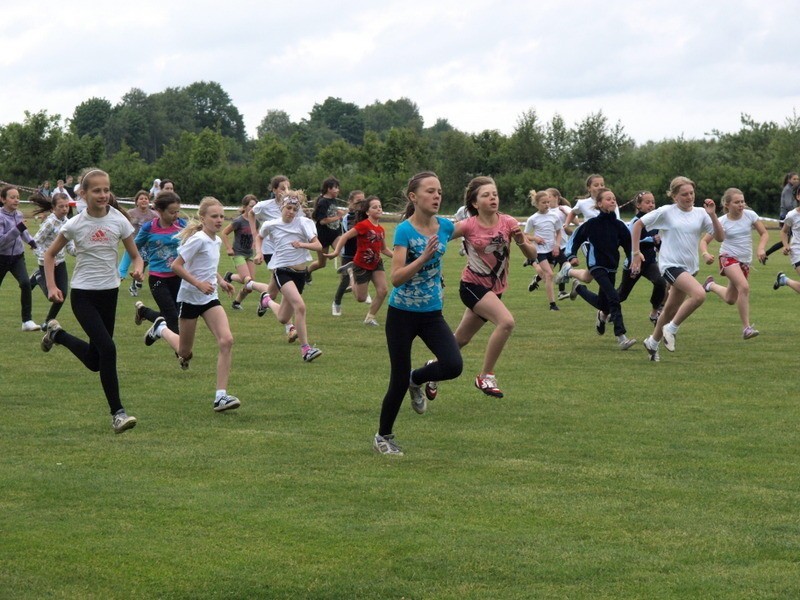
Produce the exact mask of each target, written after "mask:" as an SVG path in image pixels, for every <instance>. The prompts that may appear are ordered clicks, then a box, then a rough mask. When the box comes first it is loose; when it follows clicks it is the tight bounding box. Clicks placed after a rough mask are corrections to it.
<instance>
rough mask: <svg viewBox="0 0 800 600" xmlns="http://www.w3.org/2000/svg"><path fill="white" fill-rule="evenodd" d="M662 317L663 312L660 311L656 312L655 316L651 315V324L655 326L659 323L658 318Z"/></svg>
mask: <svg viewBox="0 0 800 600" xmlns="http://www.w3.org/2000/svg"><path fill="white" fill-rule="evenodd" d="M660 316H661V311H660V310H657V311H656V314H654V315H650V317H649V319H650V322H651V323H652V324H653V325H655V324H656V323H658V317H660Z"/></svg>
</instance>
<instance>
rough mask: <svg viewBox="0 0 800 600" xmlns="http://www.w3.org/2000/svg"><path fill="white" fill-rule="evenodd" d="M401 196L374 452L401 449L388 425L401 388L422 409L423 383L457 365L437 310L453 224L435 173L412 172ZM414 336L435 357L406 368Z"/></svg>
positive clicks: (448, 375) (444, 376) (451, 372)
mask: <svg viewBox="0 0 800 600" xmlns="http://www.w3.org/2000/svg"><path fill="white" fill-rule="evenodd" d="M405 195H406V198H407V199H408V203H407V205H406V211H405V220H404V221H403V222H401V223H400V224H399V225H398V226H397V229H395V234H394V250H393V256H392V285H393V286H394V289H393V290H392V293H391V295H390V296H389V308H388V310H387V314H386V344H387V346H388V349H389V362H390V365H391V375H390V378H389V387H388V389H387V390H386V395H385V396H384V398H383V403H382V405H381V415H380V424H379V427H378V433H376V434H375V438H374V439H373V442H372V447H373V449H374V450H375V451H376V452H379V453H380V454H389V455H396V456H402V454H403V451H402V450H401V449H400V447H399V446H398V445H397V443H396V442H395V438H394V433H393V432H392V428H393V426H394V422H395V420H396V419H397V414H398V413H399V412H400V406H401V405H402V403H403V397H404V396H405V393H406V390H408V392H409V395H410V396H411V407H412V408H413V409H414V411H415V412H417V413H419V414H422V413H424V412H425V411H426V410H427V408H428V402H427V398H426V397H425V394H424V392H423V391H422V385H423V383H425V382H427V381H445V380H448V379H455V378H456V377H458V376H459V375H460V374H461V371H462V369H463V362H462V359H461V352H459V350H458V344H456V340H455V337H454V336H453V333H452V331H451V330H450V328H449V327H448V326H447V322H445V320H444V316H443V315H442V297H443V290H442V256H443V255H444V253H445V250H446V249H447V242H448V241H449V240H450V239H451V238H452V237H453V231H454V228H455V226H454V225H453V223H452V222H451V221H449V220H448V219H445V218H443V217H440V216H438V215H437V214H436V213H438V212H439V206H440V205H441V202H442V186H441V184H440V183H439V178H438V177H437V176H436V174H435V173H433V172H430V171H425V172H422V173H418V174H417V175H414V176H413V177H412V178H411V179H410V180H409V182H408V186H407V187H406V193H405ZM417 337H419V338H421V339H422V341H423V342H424V343H425V345H426V346H427V347H428V349H429V350H430V351H431V352H433V354H434V356H436V360H435V361H429V362H428V363H427V364H425V366H423V367H421V368H419V369H414V370H412V369H411V345H412V343H413V341H414V339H415V338H417Z"/></svg>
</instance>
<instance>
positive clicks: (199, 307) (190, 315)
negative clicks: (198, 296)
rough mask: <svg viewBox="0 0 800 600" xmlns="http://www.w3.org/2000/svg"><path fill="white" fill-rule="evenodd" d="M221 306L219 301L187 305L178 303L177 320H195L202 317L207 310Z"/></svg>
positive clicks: (186, 303)
mask: <svg viewBox="0 0 800 600" xmlns="http://www.w3.org/2000/svg"><path fill="white" fill-rule="evenodd" d="M215 306H222V303H221V302H220V301H219V299H216V300H212V301H211V302H206V303H205V304H189V303H188V302H178V318H179V319H197V318H198V317H200V316H202V315H203V313H204V312H206V311H207V310H208V309H209V308H214V307H215Z"/></svg>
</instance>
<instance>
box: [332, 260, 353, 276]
mask: <svg viewBox="0 0 800 600" xmlns="http://www.w3.org/2000/svg"><path fill="white" fill-rule="evenodd" d="M354 266H355V263H353V261H350V262H349V263H345V264H343V265H340V266H339V267H338V268H337V269H336V272H337V273H339V274H340V275H341V274H342V273H344V272H345V271H349V270H350V269H352V268H353V267H354Z"/></svg>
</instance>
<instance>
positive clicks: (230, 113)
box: [184, 81, 247, 144]
mask: <svg viewBox="0 0 800 600" xmlns="http://www.w3.org/2000/svg"><path fill="white" fill-rule="evenodd" d="M184 92H186V94H188V96H189V98H190V100H191V102H192V105H193V106H194V121H195V126H196V127H197V131H200V130H202V129H204V128H206V127H207V128H208V129H211V130H215V131H216V130H219V132H220V133H221V134H222V135H224V136H225V137H230V138H233V139H235V140H236V141H237V142H239V143H240V144H244V143H245V141H246V140H247V134H246V132H245V128H244V119H243V117H242V114H241V113H240V112H239V109H238V108H236V106H234V104H233V102H232V101H231V97H230V96H229V95H228V93H227V92H226V91H225V90H224V89H223V88H222V86H221V85H220V84H219V83H217V82H215V81H197V82H195V83H192V84H191V85H188V86H186V87H185V88H184Z"/></svg>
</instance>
